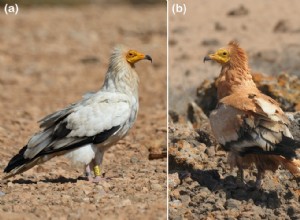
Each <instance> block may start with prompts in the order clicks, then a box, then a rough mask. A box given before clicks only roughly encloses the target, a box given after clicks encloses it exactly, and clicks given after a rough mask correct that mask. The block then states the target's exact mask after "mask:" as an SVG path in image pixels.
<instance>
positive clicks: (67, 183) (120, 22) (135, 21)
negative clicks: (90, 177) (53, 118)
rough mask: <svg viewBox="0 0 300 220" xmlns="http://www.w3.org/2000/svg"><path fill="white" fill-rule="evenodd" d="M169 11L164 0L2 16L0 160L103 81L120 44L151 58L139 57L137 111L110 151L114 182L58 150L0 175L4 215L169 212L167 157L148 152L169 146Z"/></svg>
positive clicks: (147, 215)
mask: <svg viewBox="0 0 300 220" xmlns="http://www.w3.org/2000/svg"><path fill="white" fill-rule="evenodd" d="M2 14H4V13H2ZM141 14H142V15H143V16H142V19H141ZM165 16H166V8H165V7H164V6H163V5H154V6H147V7H137V8H136V7H132V6H131V7H129V6H126V5H121V6H119V5H113V6H109V5H105V7H100V6H99V5H91V6H80V7H71V8H68V7H41V8H34V7H33V8H30V7H29V8H22V10H20V13H19V14H18V15H17V16H12V17H10V16H5V15H1V17H0V24H1V26H3V27H4V26H5V28H1V30H0V40H1V45H0V68H1V71H0V91H1V93H0V99H1V102H0V121H1V125H0V146H1V152H0V158H1V159H0V168H1V169H3V168H4V167H5V166H6V164H7V162H8V161H9V159H10V157H11V156H13V155H14V154H15V153H17V151H18V150H19V149H20V148H21V147H22V146H23V145H24V144H26V142H27V140H28V138H29V137H30V135H31V134H33V133H34V132H36V131H38V125H37V123H36V121H38V120H39V119H41V118H42V117H43V116H45V115H47V114H49V113H52V112H53V111H55V110H58V109H61V108H63V107H65V106H66V105H68V104H70V103H72V102H74V101H77V100H78V99H80V98H81V96H82V95H83V94H84V93H85V92H87V91H96V90H97V89H98V88H99V87H100V86H101V85H102V81H103V77H104V74H105V71H106V68H107V65H108V58H109V56H110V52H111V50H112V48H113V47H114V46H115V45H116V44H125V45H127V46H129V47H132V48H134V49H137V50H140V51H142V52H145V53H147V54H150V55H151V56H152V58H153V65H151V64H150V63H148V62H141V63H139V64H138V65H137V72H138V73H139V76H140V111H139V115H138V120H137V122H136V125H135V126H134V128H133V129H132V130H131V132H130V134H129V135H128V136H127V137H126V138H125V139H124V140H122V141H120V142H119V144H117V145H116V146H114V147H112V148H111V149H110V150H109V151H108V152H107V153H106V155H105V156H104V167H103V170H104V172H105V177H107V178H108V181H107V182H103V183H102V184H99V185H95V184H90V183H88V182H86V181H85V180H83V179H81V178H80V177H81V176H82V174H83V172H82V167H75V166H74V165H72V164H71V163H70V162H68V160H67V159H65V158H64V157H59V158H54V159H53V160H51V161H49V162H47V163H45V164H43V165H40V166H37V167H35V168H33V169H31V170H29V171H28V172H25V173H24V174H22V175H18V176H17V177H15V178H14V179H12V182H9V183H7V184H3V183H1V190H0V191H1V192H0V218H1V219H20V218H22V219H41V218H43V219H53V218H54V219H58V218H59V219H99V218H100V219H132V217H133V216H134V218H135V219H142V218H143V219H166V172H167V171H166V158H163V159H156V160H149V159H148V157H149V152H162V151H166V45H165V42H166V22H162V21H165ZM145 22H147V25H145ZM2 176H3V174H2V173H1V175H0V178H1V177H2Z"/></svg>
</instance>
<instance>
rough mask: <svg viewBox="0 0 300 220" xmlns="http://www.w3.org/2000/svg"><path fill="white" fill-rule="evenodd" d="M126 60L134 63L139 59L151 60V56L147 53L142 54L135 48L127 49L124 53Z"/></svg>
mask: <svg viewBox="0 0 300 220" xmlns="http://www.w3.org/2000/svg"><path fill="white" fill-rule="evenodd" d="M126 60H127V62H128V63H130V64H131V65H134V64H135V63H136V62H138V61H140V60H150V61H151V62H152V58H151V57H150V56H149V55H145V54H142V53H140V52H138V51H136V50H129V51H128V52H127V53H126Z"/></svg>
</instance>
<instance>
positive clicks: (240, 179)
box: [236, 167, 245, 187]
mask: <svg viewBox="0 0 300 220" xmlns="http://www.w3.org/2000/svg"><path fill="white" fill-rule="evenodd" d="M236 182H237V185H238V186H240V187H244V186H245V183H244V170H243V169H242V168H240V167H239V169H238V171H237V176H236Z"/></svg>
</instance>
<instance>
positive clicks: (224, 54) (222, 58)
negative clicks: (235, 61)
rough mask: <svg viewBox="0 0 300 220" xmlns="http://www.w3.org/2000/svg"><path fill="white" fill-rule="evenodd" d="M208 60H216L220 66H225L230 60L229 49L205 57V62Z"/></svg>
mask: <svg viewBox="0 0 300 220" xmlns="http://www.w3.org/2000/svg"><path fill="white" fill-rule="evenodd" d="M207 60H214V61H216V62H218V63H220V64H225V63H227V62H228V61H229V60H230V53H229V51H228V50H227V49H224V48H221V49H219V50H217V51H216V52H215V53H213V54H210V55H208V56H206V57H204V62H205V61H207Z"/></svg>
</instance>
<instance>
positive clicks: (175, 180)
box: [168, 173, 180, 189]
mask: <svg viewBox="0 0 300 220" xmlns="http://www.w3.org/2000/svg"><path fill="white" fill-rule="evenodd" d="M168 182H169V187H170V188H171V189H173V188H175V187H177V186H178V185H179V184H180V179H179V176H178V173H172V174H169V175H168Z"/></svg>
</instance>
